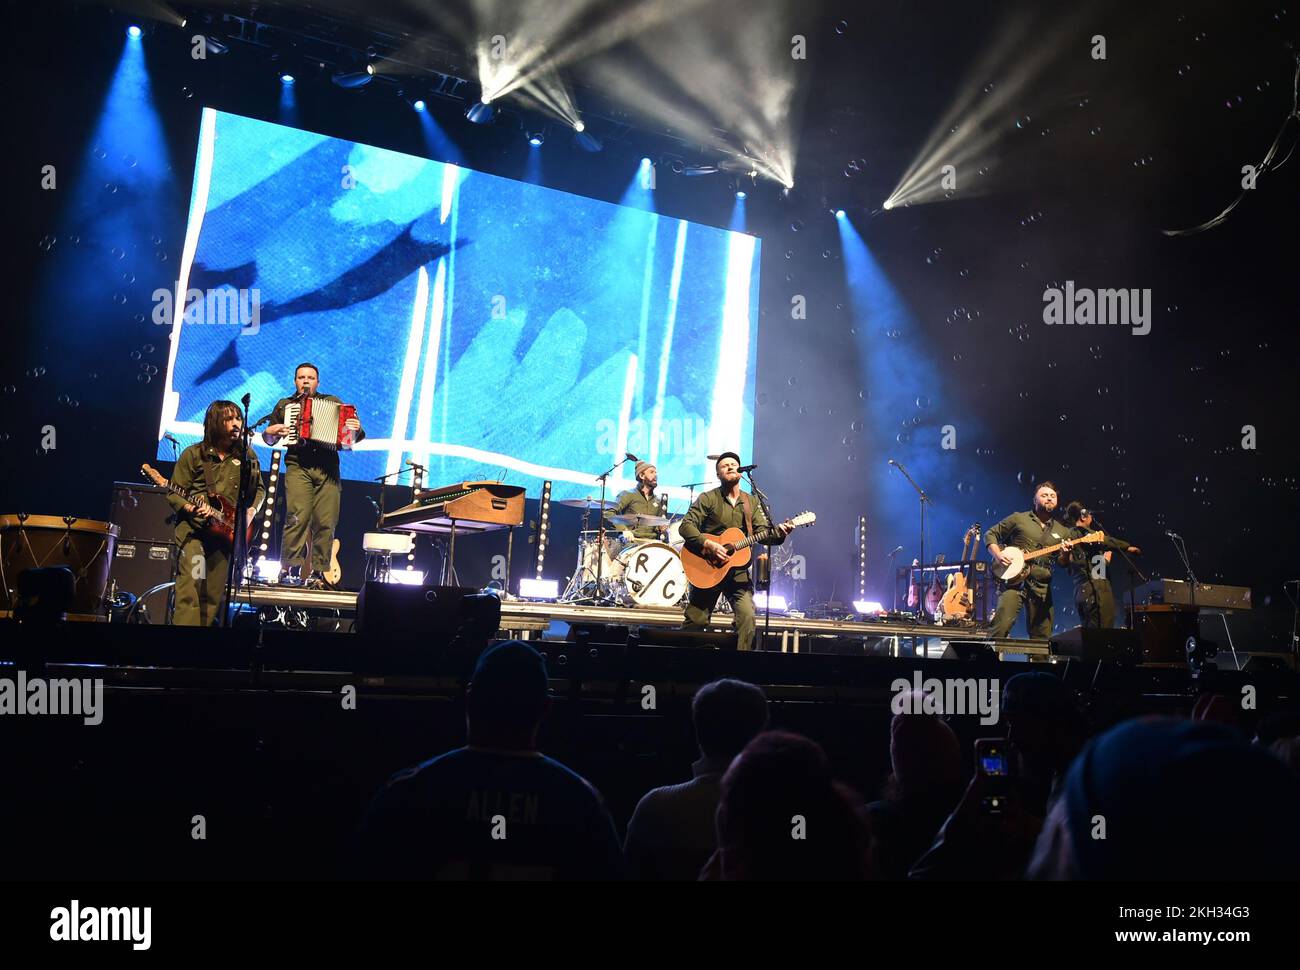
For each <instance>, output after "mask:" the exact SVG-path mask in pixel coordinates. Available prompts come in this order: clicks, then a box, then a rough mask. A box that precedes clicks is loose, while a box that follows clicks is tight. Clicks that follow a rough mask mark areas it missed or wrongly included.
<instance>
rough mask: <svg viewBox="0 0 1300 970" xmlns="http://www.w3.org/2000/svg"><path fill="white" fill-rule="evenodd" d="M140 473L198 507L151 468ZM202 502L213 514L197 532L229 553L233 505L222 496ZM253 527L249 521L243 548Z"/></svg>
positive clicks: (194, 501) (232, 541)
mask: <svg viewBox="0 0 1300 970" xmlns="http://www.w3.org/2000/svg"><path fill="white" fill-rule="evenodd" d="M140 471H141V472H143V473H144V474H145V475H147V476H148V477H149V480H150V481H151V482H153V483H154V484H155V485H157V486H159V487H160V488H165V489H167V491H169V492H171V493H172V494H173V495H178V496H180V497H181V498H183V499H184V500H185V501H186V502H188V503H190V504H191V505H195V506H197V505H198V501H196V499H195V498H194V497H192V496H190V495H187V494H186V493H185V490H184V489H182V488H181V487H180V486H178V485H173V484H172V483H171V482H169V481H168V480H167V479H165V478H163V476H162V475H160V474H159V473H158V472H157V470H155V469H154V468H153V467H152V466H150V465H141V466H140ZM203 501H206V502H207V503H208V505H209V506H211V507H212V511H213V512H214V513H215V514H213V515H210V516H208V520H207V522H205V523H204V524H203V527H202V528H201V529H200V530H199V531H200V532H202V533H203V534H204V535H207V536H211V537H212V538H213V539H216V540H217V542H219V543H220V544H221V547H222V548H223V549H225V550H226V552H231V551H232V550H233V549H234V548H235V503H234V502H232V501H230V499H228V498H226V497H225V496H224V495H207V496H204V497H203ZM253 525H254V524H253V523H252V522H251V521H250V522H249V523H248V528H247V531H246V532H245V534H244V542H245V548H247V547H248V543H251V542H252V541H253Z"/></svg>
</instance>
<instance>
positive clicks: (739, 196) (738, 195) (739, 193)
mask: <svg viewBox="0 0 1300 970" xmlns="http://www.w3.org/2000/svg"><path fill="white" fill-rule="evenodd" d="M736 198H737V199H739V200H740V201H741V202H744V201H745V190H744V189H737V190H736Z"/></svg>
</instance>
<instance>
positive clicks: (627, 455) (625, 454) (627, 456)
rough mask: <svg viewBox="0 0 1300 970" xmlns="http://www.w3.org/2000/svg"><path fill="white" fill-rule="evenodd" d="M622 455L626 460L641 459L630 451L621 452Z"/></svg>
mask: <svg viewBox="0 0 1300 970" xmlns="http://www.w3.org/2000/svg"><path fill="white" fill-rule="evenodd" d="M623 457H624V459H625V460H626V461H640V460H641V459H640V458H638V457H637V456H636V455H634V454H632V452H630V451H625V452H623Z"/></svg>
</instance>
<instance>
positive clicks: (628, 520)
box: [609, 514, 669, 526]
mask: <svg viewBox="0 0 1300 970" xmlns="http://www.w3.org/2000/svg"><path fill="white" fill-rule="evenodd" d="M609 521H611V522H613V523H614V524H615V525H632V526H647V525H651V526H658V525H667V524H668V521H669V520H668V519H666V518H664V517H663V516H662V515H635V514H633V515H611V516H610V517H609Z"/></svg>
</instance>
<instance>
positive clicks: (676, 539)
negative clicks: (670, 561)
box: [668, 519, 686, 555]
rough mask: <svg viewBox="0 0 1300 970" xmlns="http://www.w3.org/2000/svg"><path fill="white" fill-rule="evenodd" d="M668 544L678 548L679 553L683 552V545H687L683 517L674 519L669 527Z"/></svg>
mask: <svg viewBox="0 0 1300 970" xmlns="http://www.w3.org/2000/svg"><path fill="white" fill-rule="evenodd" d="M668 544H669V545H670V546H672V547H673V548H674V549H676V550H677V553H678V555H680V554H681V551H682V549H683V547H684V546H685V545H686V540H685V539H683V538H682V520H681V519H676V520H674V522H673V524H672V525H670V526H669V527H668Z"/></svg>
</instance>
